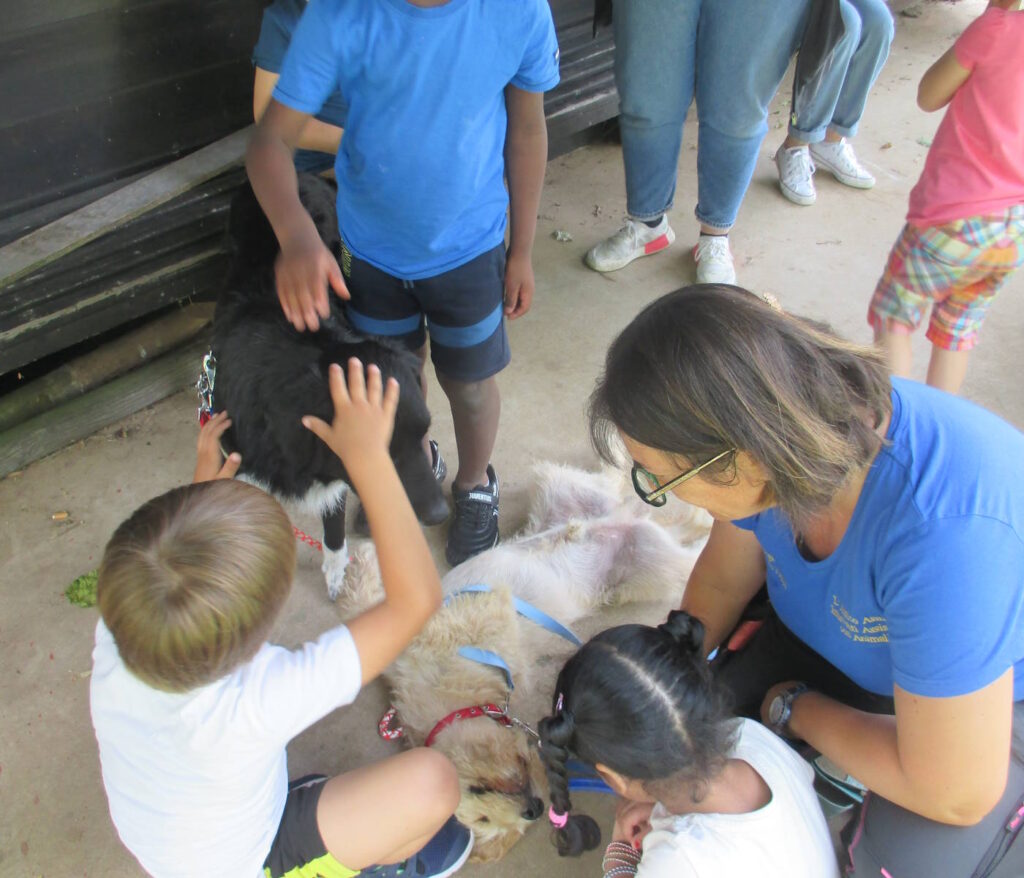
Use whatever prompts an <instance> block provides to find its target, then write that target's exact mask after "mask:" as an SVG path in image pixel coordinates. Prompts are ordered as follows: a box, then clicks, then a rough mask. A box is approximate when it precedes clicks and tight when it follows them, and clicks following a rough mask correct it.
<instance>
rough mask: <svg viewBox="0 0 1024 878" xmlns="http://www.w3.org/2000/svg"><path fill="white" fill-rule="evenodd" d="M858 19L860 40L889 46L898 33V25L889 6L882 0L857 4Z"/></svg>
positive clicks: (861, 0)
mask: <svg viewBox="0 0 1024 878" xmlns="http://www.w3.org/2000/svg"><path fill="white" fill-rule="evenodd" d="M857 21H858V25H859V31H858V42H864V43H870V44H872V45H878V46H884V47H886V48H888V47H889V46H890V45H891V44H892V41H893V37H894V36H895V35H896V25H895V22H894V21H893V17H892V13H891V12H890V11H889V7H888V6H887V5H886V4H885V3H884V2H882V0H871V2H864V0H860V2H859V3H858V4H857Z"/></svg>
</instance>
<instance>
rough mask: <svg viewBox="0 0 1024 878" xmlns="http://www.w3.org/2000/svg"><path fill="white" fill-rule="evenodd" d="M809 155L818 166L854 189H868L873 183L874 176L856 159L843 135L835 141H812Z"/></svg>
mask: <svg viewBox="0 0 1024 878" xmlns="http://www.w3.org/2000/svg"><path fill="white" fill-rule="evenodd" d="M811 157H812V158H813V159H814V162H815V164H817V165H818V167H820V168H825V170H827V171H831V172H832V176H833V177H835V178H836V179H837V180H838V181H839V182H840V183H844V184H846V185H847V186H853V187H854V188H855V189H870V188H871V187H872V186H874V185H875V178H874V177H873V176H871V174H870V173H869V172H868V171H867V169H866V168H865V167H864V166H863V165H862V164H861V163H860V162H859V161H857V156H856V155H855V154H854V152H853V147H852V146H851V145H850V142H849V141H848V140H847V139H846V138H845V137H844V138H843V139H842V140H840V141H838V142H837V143H829V141H827V140H823V141H822V142H821V143H812V144H811Z"/></svg>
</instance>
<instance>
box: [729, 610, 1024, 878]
mask: <svg viewBox="0 0 1024 878" xmlns="http://www.w3.org/2000/svg"><path fill="white" fill-rule="evenodd" d="M760 615H763V617H764V621H763V624H762V626H761V628H760V629H759V630H758V631H757V633H756V634H754V636H753V637H752V638H751V639H750V641H749V642H748V643H747V644H746V646H745V647H743V648H742V649H741V650H739V651H737V652H734V653H724V652H723V653H721V654H720V655H719V656H717V657H716V659H715V661H714V662H713V663H712V668H713V669H714V671H715V677H716V679H717V680H718V681H719V683H720V684H721V685H723V687H724V688H725V689H726V690H727V692H728V693H729V694H730V695H731V698H732V703H733V704H734V706H735V709H736V712H737V713H739V714H741V715H743V716H749V717H752V718H754V719H760V708H761V702H762V700H763V699H764V694H765V692H767V691H768V690H769V689H770V688H771V687H772V686H774V685H775V684H776V683H782V682H784V681H786V680H803V681H805V682H806V683H808V685H810V686H811V687H812V688H813V689H816V690H817V691H819V692H822V693H824V694H825V695H828V696H830V697H832V698H835V699H836V700H837V701H841V702H842V703H844V704H848V705H850V706H851V707H856V708H857V709H858V710H865V711H869V712H872V713H890V714H891V713H892V712H893V700H892V698H888V697H886V696H884V695H877V694H875V693H874V692H869V691H868V690H866V689H862V688H861V687H859V686H858V685H857V684H856V683H854V682H853V680H851V679H850V678H849V677H847V676H846V675H845V674H843V673H842V672H841V671H840V670H839V669H838V668H836V667H835V666H834V665H832V664H830V663H829V662H828V661H827V660H826V659H824V658H823V657H822V656H821V655H819V654H818V653H816V652H815V651H814V650H812V649H811V648H810V647H809V646H807V645H806V644H805V643H804V642H803V641H802V640H800V639H799V638H798V637H797V636H796V635H795V634H793V632H791V631H790V630H789V629H788V628H787V627H786V626H785V625H784V624H783V623H782V622H781V621H780V620H779V617H778V616H777V615H776V614H775V611H774V610H772V609H771V607H770V605H767V606H766V607H764V608H763V609H762V612H761V614H760ZM1022 826H1024V702H1018V703H1017V704H1016V705H1014V715H1013V748H1012V756H1011V759H1010V771H1009V779H1008V781H1007V784H1006V791H1005V792H1004V793H1003V797H1002V799H1001V800H1000V801H999V804H998V805H996V807H995V808H993V809H992V811H991V812H990V813H989V814H988V816H986V817H985V818H984V819H983V820H982V821H981V822H980V823H978V824H977V825H975V826H948V825H946V824H943V823H938V822H936V821H934V820H928V819H926V818H925V817H922V816H921V815H919V814H914V813H913V812H911V811H908V810H906V809H905V808H901V807H900V806H899V805H895V804H893V803H892V802H890V801H888V800H887V799H883V798H881V797H880V796H876V795H873V794H870V793H869V794H868V795H867V797H866V798H865V799H864V803H863V804H862V805H860V806H858V809H857V811H856V813H855V814H854V815H853V819H852V820H850V822H849V824H847V827H846V829H845V830H844V832H843V853H842V856H841V859H840V865H841V867H842V868H843V870H844V871H843V874H844V875H845V876H848V878H861V876H871V878H879V876H882V878H884V876H891V878H1011V876H1012V878H1021V876H1022V875H1024V833H1022V832H1020V829H1021V827H1022Z"/></svg>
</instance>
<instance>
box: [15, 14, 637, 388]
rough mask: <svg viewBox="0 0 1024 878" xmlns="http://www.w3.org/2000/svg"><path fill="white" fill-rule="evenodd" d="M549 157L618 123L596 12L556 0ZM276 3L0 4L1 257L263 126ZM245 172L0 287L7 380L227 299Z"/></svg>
mask: <svg viewBox="0 0 1024 878" xmlns="http://www.w3.org/2000/svg"><path fill="white" fill-rule="evenodd" d="M550 2H551V5H552V11H553V14H554V18H555V24H556V28H557V31H558V37H559V43H560V46H561V73H562V82H561V84H560V85H559V87H558V88H557V89H556V90H554V91H553V92H551V93H550V94H548V95H547V96H546V99H545V107H546V111H547V116H548V124H549V134H550V140H551V145H552V151H553V153H557V152H558V151H560V150H562V149H565V148H568V146H569V145H573V144H575V143H577V142H578V140H575V139H574V136H575V135H577V134H578V133H579V132H580V131H581V130H583V129H586V128H588V127H589V126H592V125H594V124H595V123H597V122H601V121H603V120H606V119H608V118H610V117H611V116H614V115H615V113H616V112H617V97H616V94H615V87H614V82H613V74H612V64H613V46H612V41H611V35H610V29H605V30H602V31H601V32H599V34H598V36H597V37H596V38H595V37H594V34H593V11H594V0H550ZM264 5H265V0H44V2H30V0H0V22H2V25H0V28H2V30H0V169H2V172H0V245H3V244H5V243H7V242H9V241H12V240H14V239H16V238H18V237H20V236H22V235H23V234H25V233H27V232H29V231H31V230H32V229H34V228H37V227H38V226H40V225H43V224H45V223H47V222H49V221H51V220H53V219H56V218H57V217H60V216H62V215H64V214H65V213H68V212H70V211H71V210H73V209H75V208H77V207H79V206H81V205H82V204H86V203H89V202H91V201H93V200H95V199H96V198H97V197H99V196H100V195H103V194H105V193H106V192H109V191H110V190H112V189H114V188H117V187H118V186H120V185H123V184H124V183H125V182H126V181H128V180H130V179H132V178H133V177H134V176H136V175H138V174H140V173H143V172H145V171H148V170H150V169H152V168H155V167H158V166H160V165H162V164H164V163H166V162H168V161H170V160H172V159H175V158H179V157H181V156H183V155H185V154H187V153H189V152H191V151H193V150H195V149H197V148H198V147H200V146H203V145H205V144H208V143H211V142H213V141H215V140H217V139H219V138H221V137H224V136H225V135H227V134H229V133H231V132H233V131H236V130H238V129H240V128H242V127H244V126H245V125H247V124H248V123H249V122H250V121H251V120H252V76H253V74H252V66H251V63H250V57H251V52H252V47H253V45H254V43H255V41H256V37H257V35H258V32H259V23H260V16H261V13H262V9H263V6H264ZM240 179H241V171H234V172H231V173H230V174H228V175H226V176H225V177H224V178H221V179H218V180H214V181H211V182H210V183H208V184H205V185H204V186H203V187H201V188H200V190H199V191H196V192H194V193H191V194H190V195H188V196H183V197H182V198H180V199H178V200H177V201H175V202H171V203H169V204H165V205H163V206H161V207H160V208H158V209H157V210H154V211H152V212H151V213H149V214H146V215H144V216H142V217H140V218H139V219H137V220H134V221H133V222H132V223H131V224H130V225H129V226H126V227H124V228H121V229H119V230H117V231H116V232H113V233H111V234H110V235H107V236H105V237H102V238H99V239H98V240H96V241H93V242H91V243H89V244H87V245H85V246H84V247H82V248H80V249H79V250H76V251H73V252H72V253H71V254H69V255H68V256H66V257H64V258H62V259H61V260H59V261H58V262H56V263H55V264H53V265H50V266H48V267H46V268H45V269H43V270H41V271H38V272H35V273H34V274H32V275H30V276H27V277H24V278H21V279H19V280H18V281H16V282H15V284H14V285H13V286H7V287H6V288H0V339H2V340H3V344H2V347H3V350H2V351H0V373H2V372H5V371H7V370H11V369H15V368H18V367H19V366H23V365H26V364H29V363H32V362H34V361H35V360H38V359H39V358H41V357H45V356H48V355H52V354H54V353H55V352H57V351H61V350H63V349H65V348H67V347H69V346H70V345H73V344H77V343H79V342H81V341H83V340H84V339H88V338H91V337H94V336H96V335H99V334H101V333H104V332H109V331H110V330H112V329H116V328H117V327H118V326H119V325H121V324H123V323H125V322H127V321H129V320H136V319H138V318H140V317H142V316H144V315H145V314H147V313H149V312H151V311H155V310H158V309H159V308H163V307H166V306H167V305H168V304H171V303H173V302H174V301H177V300H179V299H182V298H203V297H210V296H212V295H214V294H215V293H216V286H217V283H218V279H219V277H220V276H221V275H222V272H223V268H224V262H225V254H224V251H223V246H222V244H221V243H220V241H221V236H222V230H223V227H224V220H225V216H226V211H227V205H228V202H229V200H230V195H231V190H232V187H233V186H237V185H238V181H239V180H240Z"/></svg>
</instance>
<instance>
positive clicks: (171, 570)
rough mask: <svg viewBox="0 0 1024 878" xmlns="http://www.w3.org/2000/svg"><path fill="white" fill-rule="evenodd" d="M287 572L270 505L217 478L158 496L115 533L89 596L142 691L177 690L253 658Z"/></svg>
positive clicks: (288, 562)
mask: <svg viewBox="0 0 1024 878" xmlns="http://www.w3.org/2000/svg"><path fill="white" fill-rule="evenodd" d="M294 569H295V538H294V535H293V532H292V528H291V523H290V522H289V520H288V516H287V515H286V514H285V512H284V510H283V509H282V508H281V506H280V504H279V503H278V502H277V501H276V500H274V499H273V498H272V497H270V496H269V495H267V494H265V493H264V492H263V491H260V490H259V489H258V488H254V487H252V486H251V485H247V484H244V483H243V482H236V481H232V480H230V479H221V480H216V481H211V482H202V483H199V484H194V485H187V486H185V487H182V488H175V489H174V490H172V491H168V492H167V493H166V494H163V495H161V496H159V497H156V498H155V499H153V500H150V501H149V502H148V503H146V504H144V505H143V506H142V507H141V508H139V509H138V510H137V511H136V512H135V513H134V514H133V515H132V516H131V517H130V518H129V519H128V520H127V521H125V522H124V523H123V524H122V525H121V526H120V527H118V529H117V530H116V531H115V532H114V535H113V537H111V539H110V542H109V543H108V544H107V548H106V551H105V552H104V554H103V561H102V562H101V564H100V568H99V582H98V584H97V599H98V603H99V609H100V613H101V615H102V616H103V621H104V623H105V624H106V626H107V628H109V629H110V632H111V634H112V635H113V637H114V641H115V642H116V643H117V649H118V652H119V653H120V655H121V659H122V661H124V663H125V665H126V666H127V667H128V668H129V669H130V670H131V671H132V672H133V673H134V674H135V675H136V676H137V677H139V678H140V679H142V680H143V681H145V682H146V683H148V684H149V685H150V686H154V687H155V688H157V689H163V690H165V691H168V692H185V691H188V690H190V689H194V688H196V687H197V686H202V685H204V684H206V683H210V682H212V681H213V680H216V679H217V678H218V677H222V676H223V675H224V674H226V673H228V672H229V671H230V670H232V669H233V668H234V667H236V666H237V665H239V664H241V663H242V662H243V661H246V660H247V659H249V658H251V657H252V656H253V655H254V654H255V652H256V651H257V650H258V649H259V647H260V645H261V644H262V643H263V642H264V641H265V640H266V637H267V634H268V632H269V629H270V626H271V624H272V623H273V621H274V618H275V617H276V616H277V613H278V611H279V610H280V608H281V605H282V604H283V603H284V600H285V598H286V597H287V595H288V592H289V590H290V589H291V582H292V575H293V573H294Z"/></svg>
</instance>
